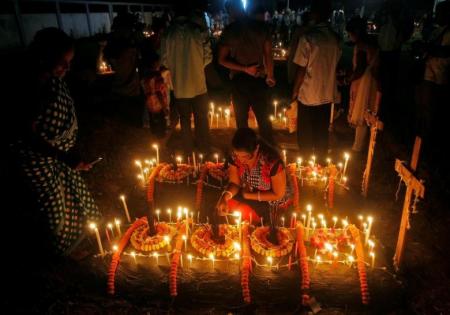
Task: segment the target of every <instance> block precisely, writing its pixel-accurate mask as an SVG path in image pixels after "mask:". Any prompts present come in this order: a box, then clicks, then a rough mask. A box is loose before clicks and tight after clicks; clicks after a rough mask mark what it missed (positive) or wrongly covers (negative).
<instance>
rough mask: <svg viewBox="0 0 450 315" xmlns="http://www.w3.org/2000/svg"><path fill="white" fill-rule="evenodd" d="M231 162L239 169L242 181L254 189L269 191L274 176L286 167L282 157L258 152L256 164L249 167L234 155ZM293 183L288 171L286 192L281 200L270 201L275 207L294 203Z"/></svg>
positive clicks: (285, 206) (283, 206) (284, 206)
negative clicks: (275, 157)
mask: <svg viewBox="0 0 450 315" xmlns="http://www.w3.org/2000/svg"><path fill="white" fill-rule="evenodd" d="M231 164H233V165H235V166H236V167H237V169H238V174H239V178H240V180H241V183H243V184H245V185H248V186H249V187H250V188H251V189H252V190H257V191H269V190H272V177H273V176H275V175H276V174H278V173H279V172H281V171H282V170H283V169H284V165H283V163H282V161H281V160H280V159H276V160H270V159H269V158H268V156H266V155H265V154H262V153H260V154H258V158H257V161H256V165H255V166H254V167H253V168H251V169H249V168H248V167H246V166H245V165H243V164H241V163H240V162H239V160H238V159H237V158H235V157H232V160H231ZM292 194H293V190H292V183H291V181H290V178H289V176H288V175H287V173H286V192H285V194H284V196H283V197H282V198H281V199H279V200H274V201H268V203H269V204H270V206H271V207H273V208H287V207H288V206H289V205H290V204H291V203H292Z"/></svg>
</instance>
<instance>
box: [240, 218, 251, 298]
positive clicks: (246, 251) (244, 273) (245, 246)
mask: <svg viewBox="0 0 450 315" xmlns="http://www.w3.org/2000/svg"><path fill="white" fill-rule="evenodd" d="M248 229H249V226H248V224H247V223H244V224H242V269H241V286H242V297H243V299H244V302H245V303H251V296H250V286H249V277H250V271H251V269H252V256H251V253H250V240H249V231H248Z"/></svg>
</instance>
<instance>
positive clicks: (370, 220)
mask: <svg viewBox="0 0 450 315" xmlns="http://www.w3.org/2000/svg"><path fill="white" fill-rule="evenodd" d="M367 222H369V225H368V226H367V230H366V244H367V241H368V240H369V237H370V231H371V229H372V222H373V218H372V217H367Z"/></svg>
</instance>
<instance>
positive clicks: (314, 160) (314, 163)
mask: <svg viewBox="0 0 450 315" xmlns="http://www.w3.org/2000/svg"><path fill="white" fill-rule="evenodd" d="M312 161H313V167H315V166H316V156H315V155H313V156H312Z"/></svg>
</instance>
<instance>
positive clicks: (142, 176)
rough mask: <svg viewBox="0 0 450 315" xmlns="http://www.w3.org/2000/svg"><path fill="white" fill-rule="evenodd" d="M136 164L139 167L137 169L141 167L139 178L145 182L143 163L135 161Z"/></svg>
mask: <svg viewBox="0 0 450 315" xmlns="http://www.w3.org/2000/svg"><path fill="white" fill-rule="evenodd" d="M134 164H136V165H137V167H139V170H140V171H141V174H140V175H141V176H139V178H142V180H144V170H143V169H142V163H141V161H139V160H136V161H134Z"/></svg>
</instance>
